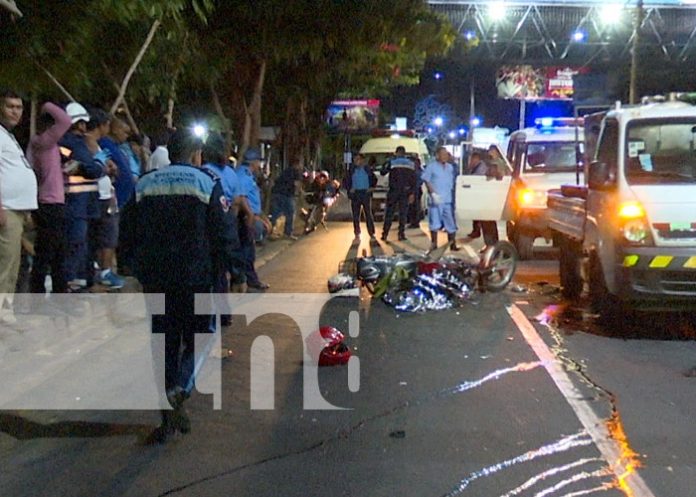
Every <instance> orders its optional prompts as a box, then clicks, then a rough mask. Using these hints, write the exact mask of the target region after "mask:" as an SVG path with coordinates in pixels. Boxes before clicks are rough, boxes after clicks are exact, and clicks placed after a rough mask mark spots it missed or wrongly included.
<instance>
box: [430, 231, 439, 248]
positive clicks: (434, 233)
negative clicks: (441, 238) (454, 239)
mask: <svg viewBox="0 0 696 497" xmlns="http://www.w3.org/2000/svg"><path fill="white" fill-rule="evenodd" d="M430 240H431V242H430V250H435V249H436V248H437V231H431V232H430Z"/></svg>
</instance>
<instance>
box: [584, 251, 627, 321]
mask: <svg viewBox="0 0 696 497" xmlns="http://www.w3.org/2000/svg"><path fill="white" fill-rule="evenodd" d="M589 273H590V274H589V282H588V283H589V288H590V305H591V306H592V310H593V311H594V312H596V313H597V314H599V316H600V318H601V319H602V320H603V321H609V322H617V320H618V319H619V318H620V316H621V303H620V302H619V300H618V299H617V298H616V296H615V295H612V294H611V293H609V289H608V288H607V284H606V281H605V280H604V272H603V271H602V263H601V262H600V260H599V257H598V256H597V254H595V253H592V254H590V267H589Z"/></svg>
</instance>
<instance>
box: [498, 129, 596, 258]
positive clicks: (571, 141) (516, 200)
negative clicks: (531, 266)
mask: <svg viewBox="0 0 696 497" xmlns="http://www.w3.org/2000/svg"><path fill="white" fill-rule="evenodd" d="M583 138H584V137H583V129H582V119H579V120H577V121H576V120H575V119H573V118H542V119H537V121H536V125H535V126H534V127H532V128H526V129H523V130H520V131H515V132H514V133H513V134H512V135H510V140H509V142H508V148H507V158H508V160H509V161H510V164H511V165H512V167H513V170H514V172H513V178H514V180H513V182H512V191H511V194H512V195H511V196H510V197H509V199H510V200H511V201H512V202H513V205H512V206H511V209H512V215H511V219H510V220H508V222H507V236H508V239H509V240H510V242H512V244H513V245H515V248H517V252H518V254H519V255H520V258H521V259H531V258H532V256H533V247H534V241H535V240H536V239H537V238H539V237H541V238H545V239H546V240H547V241H548V240H550V239H551V231H550V230H549V227H548V222H547V215H548V212H547V209H546V197H547V193H548V191H549V190H552V189H558V188H560V186H561V185H562V184H564V183H575V182H576V169H577V167H576V164H577V162H578V152H582V147H583Z"/></svg>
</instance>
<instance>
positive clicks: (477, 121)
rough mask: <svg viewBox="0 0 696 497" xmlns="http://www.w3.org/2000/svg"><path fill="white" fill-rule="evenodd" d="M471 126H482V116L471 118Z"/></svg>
mask: <svg viewBox="0 0 696 497" xmlns="http://www.w3.org/2000/svg"><path fill="white" fill-rule="evenodd" d="M471 126H472V127H474V128H477V127H479V126H481V118H480V117H472V118H471Z"/></svg>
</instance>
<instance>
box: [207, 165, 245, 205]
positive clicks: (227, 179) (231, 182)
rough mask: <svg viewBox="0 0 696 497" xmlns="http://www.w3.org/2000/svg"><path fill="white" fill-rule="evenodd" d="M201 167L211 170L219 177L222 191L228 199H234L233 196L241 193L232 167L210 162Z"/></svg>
mask: <svg viewBox="0 0 696 497" xmlns="http://www.w3.org/2000/svg"><path fill="white" fill-rule="evenodd" d="M203 168H204V169H207V170H209V171H212V172H213V173H215V175H216V176H219V177H220V183H221V184H222V191H223V192H224V193H225V197H227V199H228V200H234V198H235V197H238V196H240V195H241V194H242V193H241V187H240V185H239V179H238V178H237V173H235V172H234V169H232V168H231V167H228V166H221V165H219V164H211V163H208V164H205V165H204V166H203Z"/></svg>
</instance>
